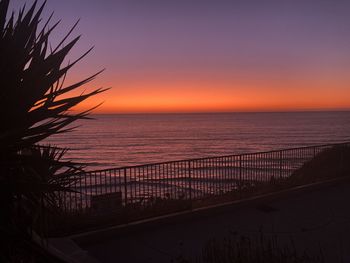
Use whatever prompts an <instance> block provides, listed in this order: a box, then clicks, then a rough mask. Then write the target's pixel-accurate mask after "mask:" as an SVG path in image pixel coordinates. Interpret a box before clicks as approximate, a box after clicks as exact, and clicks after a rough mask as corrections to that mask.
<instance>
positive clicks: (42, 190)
mask: <svg viewBox="0 0 350 263" xmlns="http://www.w3.org/2000/svg"><path fill="white" fill-rule="evenodd" d="M9 2H10V1H9V0H1V1H0V83H1V85H0V208H1V213H2V217H1V219H0V235H1V236H2V238H4V237H5V238H6V237H9V236H11V235H13V231H17V230H18V229H20V230H23V231H22V233H23V232H24V233H28V227H32V226H33V225H35V222H34V221H35V220H36V219H37V218H43V214H44V213H43V210H45V211H46V210H55V208H57V206H58V205H59V204H58V203H57V202H58V201H59V198H58V196H57V193H60V192H62V191H71V190H69V186H70V184H72V183H73V182H74V181H75V180H77V179H78V178H79V176H80V174H81V166H79V165H76V164H74V163H72V162H69V161H63V160H62V156H63V155H64V153H65V150H61V149H58V148H54V147H38V146H37V144H38V143H39V142H40V141H42V140H43V139H45V138H47V137H49V136H51V135H53V134H57V133H61V132H65V131H67V130H70V128H69V127H68V126H69V125H70V124H71V123H72V122H74V121H76V120H78V119H82V118H86V117H87V115H88V114H89V113H90V111H91V110H92V109H90V110H87V111H83V112H78V113H74V112H72V111H70V109H72V108H73V107H75V106H76V105H78V104H79V103H81V102H82V101H84V100H86V99H87V98H89V97H91V96H93V95H96V94H98V93H101V92H103V91H105V90H106V89H102V88H100V89H95V90H93V91H91V92H89V93H86V94H82V95H79V96H69V92H71V91H73V90H76V89H78V88H79V87H80V86H82V85H84V84H86V83H88V82H90V81H91V80H93V79H94V78H95V77H96V76H97V75H98V74H99V73H100V72H98V73H96V74H94V75H92V76H90V77H88V78H86V79H84V80H82V81H79V82H77V83H75V84H73V85H69V86H65V85H64V80H65V77H66V74H67V72H68V71H69V70H70V69H71V68H72V67H73V66H74V65H75V64H76V63H77V62H79V61H80V60H81V59H82V58H83V57H85V56H86V55H87V54H88V53H89V52H90V51H91V49H90V50H88V51H87V52H86V53H85V54H83V55H82V56H81V57H80V58H78V59H77V60H75V61H74V62H73V63H70V64H68V65H67V66H62V64H63V62H64V60H65V58H66V56H67V55H68V53H69V52H70V50H71V49H72V48H73V46H74V45H75V44H76V43H77V41H78V40H79V36H78V37H76V38H74V39H73V40H72V41H70V42H68V44H66V45H63V42H65V41H66V40H67V38H68V36H69V35H70V34H71V32H72V31H73V29H74V28H75V26H76V24H75V25H74V26H73V28H72V29H71V30H70V31H69V32H68V34H67V35H66V36H65V37H64V38H63V40H62V41H61V43H59V45H58V46H57V47H55V48H54V49H52V50H51V49H50V50H49V37H50V35H51V33H52V31H53V30H54V29H55V28H56V26H57V25H58V23H56V24H54V25H53V26H52V27H51V28H49V27H48V25H49V22H50V20H51V18H52V15H51V16H50V17H49V19H48V20H47V21H46V23H44V24H40V23H42V22H41V18H40V16H41V14H42V11H43V8H44V6H45V2H44V3H43V4H42V5H41V6H40V7H39V8H37V7H36V6H37V1H35V2H34V3H33V5H32V6H31V7H30V8H29V10H27V11H26V10H25V8H24V7H23V8H22V9H21V10H20V11H19V13H18V14H17V15H16V16H15V15H14V14H12V15H11V16H10V17H9V18H8V19H7V17H6V16H7V12H8V7H9ZM39 28H40V29H39ZM14 226H15V227H14ZM37 230H40V229H37ZM11 231H12V232H11ZM26 231H27V232H26ZM20 232H21V231H20ZM0 259H1V257H0Z"/></svg>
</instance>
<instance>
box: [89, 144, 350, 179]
mask: <svg viewBox="0 0 350 263" xmlns="http://www.w3.org/2000/svg"><path fill="white" fill-rule="evenodd" d="M347 144H350V142H342V143H332V144H320V145H311V146H301V147H293V148H285V149H279V150H271V151H261V152H252V153H240V154H231V155H220V156H209V157H201V158H192V159H182V160H174V161H167V162H154V163H147V164H139V165H132V166H121V167H116V168H107V169H101V170H92V171H86V172H83V174H91V173H99V172H107V171H119V170H123V169H128V170H129V169H134V168H146V167H150V166H155V165H169V164H179V163H185V162H195V161H204V160H216V159H220V158H229V157H231V158H232V157H240V156H242V157H246V156H255V155H260V154H272V153H279V152H288V151H293V150H304V149H314V148H322V147H334V146H341V145H347ZM236 161H239V160H238V159H237V160H236Z"/></svg>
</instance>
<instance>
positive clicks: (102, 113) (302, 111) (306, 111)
mask: <svg viewBox="0 0 350 263" xmlns="http://www.w3.org/2000/svg"><path fill="white" fill-rule="evenodd" d="M312 112H314V113H316V112H350V109H310V110H309V109H301V110H261V111H259V110H251V111H249V110H247V111H168V112H167V111H164V112H163V111H149V112H147V111H140V112H91V115H137V114H144V115H147V114H229V113H312Z"/></svg>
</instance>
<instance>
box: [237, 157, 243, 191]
mask: <svg viewBox="0 0 350 263" xmlns="http://www.w3.org/2000/svg"><path fill="white" fill-rule="evenodd" d="M242 183H243V182H242V155H239V182H238V191H239V197H242Z"/></svg>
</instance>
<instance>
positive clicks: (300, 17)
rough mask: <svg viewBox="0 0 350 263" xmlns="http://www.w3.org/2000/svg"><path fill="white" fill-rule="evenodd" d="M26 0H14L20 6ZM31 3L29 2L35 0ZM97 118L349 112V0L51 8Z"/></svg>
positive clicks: (199, 0) (81, 2)
mask: <svg viewBox="0 0 350 263" xmlns="http://www.w3.org/2000/svg"><path fill="white" fill-rule="evenodd" d="M22 3H24V1H21V0H15V1H13V3H12V8H16V7H18V6H21V5H22ZM29 3H31V1H29ZM51 11H54V12H55V16H54V17H55V20H58V19H60V18H61V19H62V23H61V26H60V27H59V29H58V30H56V33H55V36H54V38H53V39H52V42H53V43H55V42H57V39H59V38H60V37H62V36H63V34H64V32H66V31H68V29H69V27H70V26H71V25H73V24H74V22H75V21H76V20H77V19H78V18H81V21H80V23H79V26H78V28H77V29H76V31H75V32H76V34H82V35H83V37H82V39H81V40H80V42H79V43H78V45H77V47H76V48H75V49H74V50H73V52H72V53H71V56H70V59H71V60H73V59H74V58H76V57H78V56H79V54H80V53H82V52H84V51H85V50H86V49H88V48H89V47H90V46H95V49H94V51H93V52H92V53H91V54H90V55H89V57H87V58H86V59H85V60H84V61H83V62H82V63H80V64H79V65H77V67H76V68H75V69H74V70H73V71H72V72H71V74H70V75H69V79H68V82H67V83H69V82H72V81H77V80H79V79H81V78H84V77H86V76H88V75H90V74H92V73H94V72H95V71H97V70H99V69H101V68H106V71H105V72H104V73H103V74H101V75H100V76H99V77H98V78H97V79H96V80H95V81H93V82H92V83H91V84H89V85H86V89H87V90H88V89H90V88H93V87H100V86H104V87H112V88H111V90H109V91H107V92H106V93H105V94H102V95H99V96H97V97H96V98H94V99H90V100H89V101H88V102H87V103H85V104H84V107H86V106H91V105H94V104H96V103H97V102H101V101H104V104H103V105H102V106H101V107H100V108H99V109H98V112H200V111H206V112H207V111H261V110H262V111H274V110H277V111H280V110H325V109H334V110H336V109H350V15H349V14H350V1H346V0H344V1H341V0H329V1H324V0H317V1H316V0H291V1H283V0H276V1H269V0H242V1H228V0H227V1H225V0H222V1H220V0H210V1H209V0H173V1H170V0H169V1H167V0H125V1H118V0H114V1H112V0H110V1H107V0H100V1H97V0H95V1H93V0H69V1H68V0H60V1H56V0H48V3H47V7H46V13H45V15H46V16H47V14H48V13H50V12H51Z"/></svg>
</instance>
